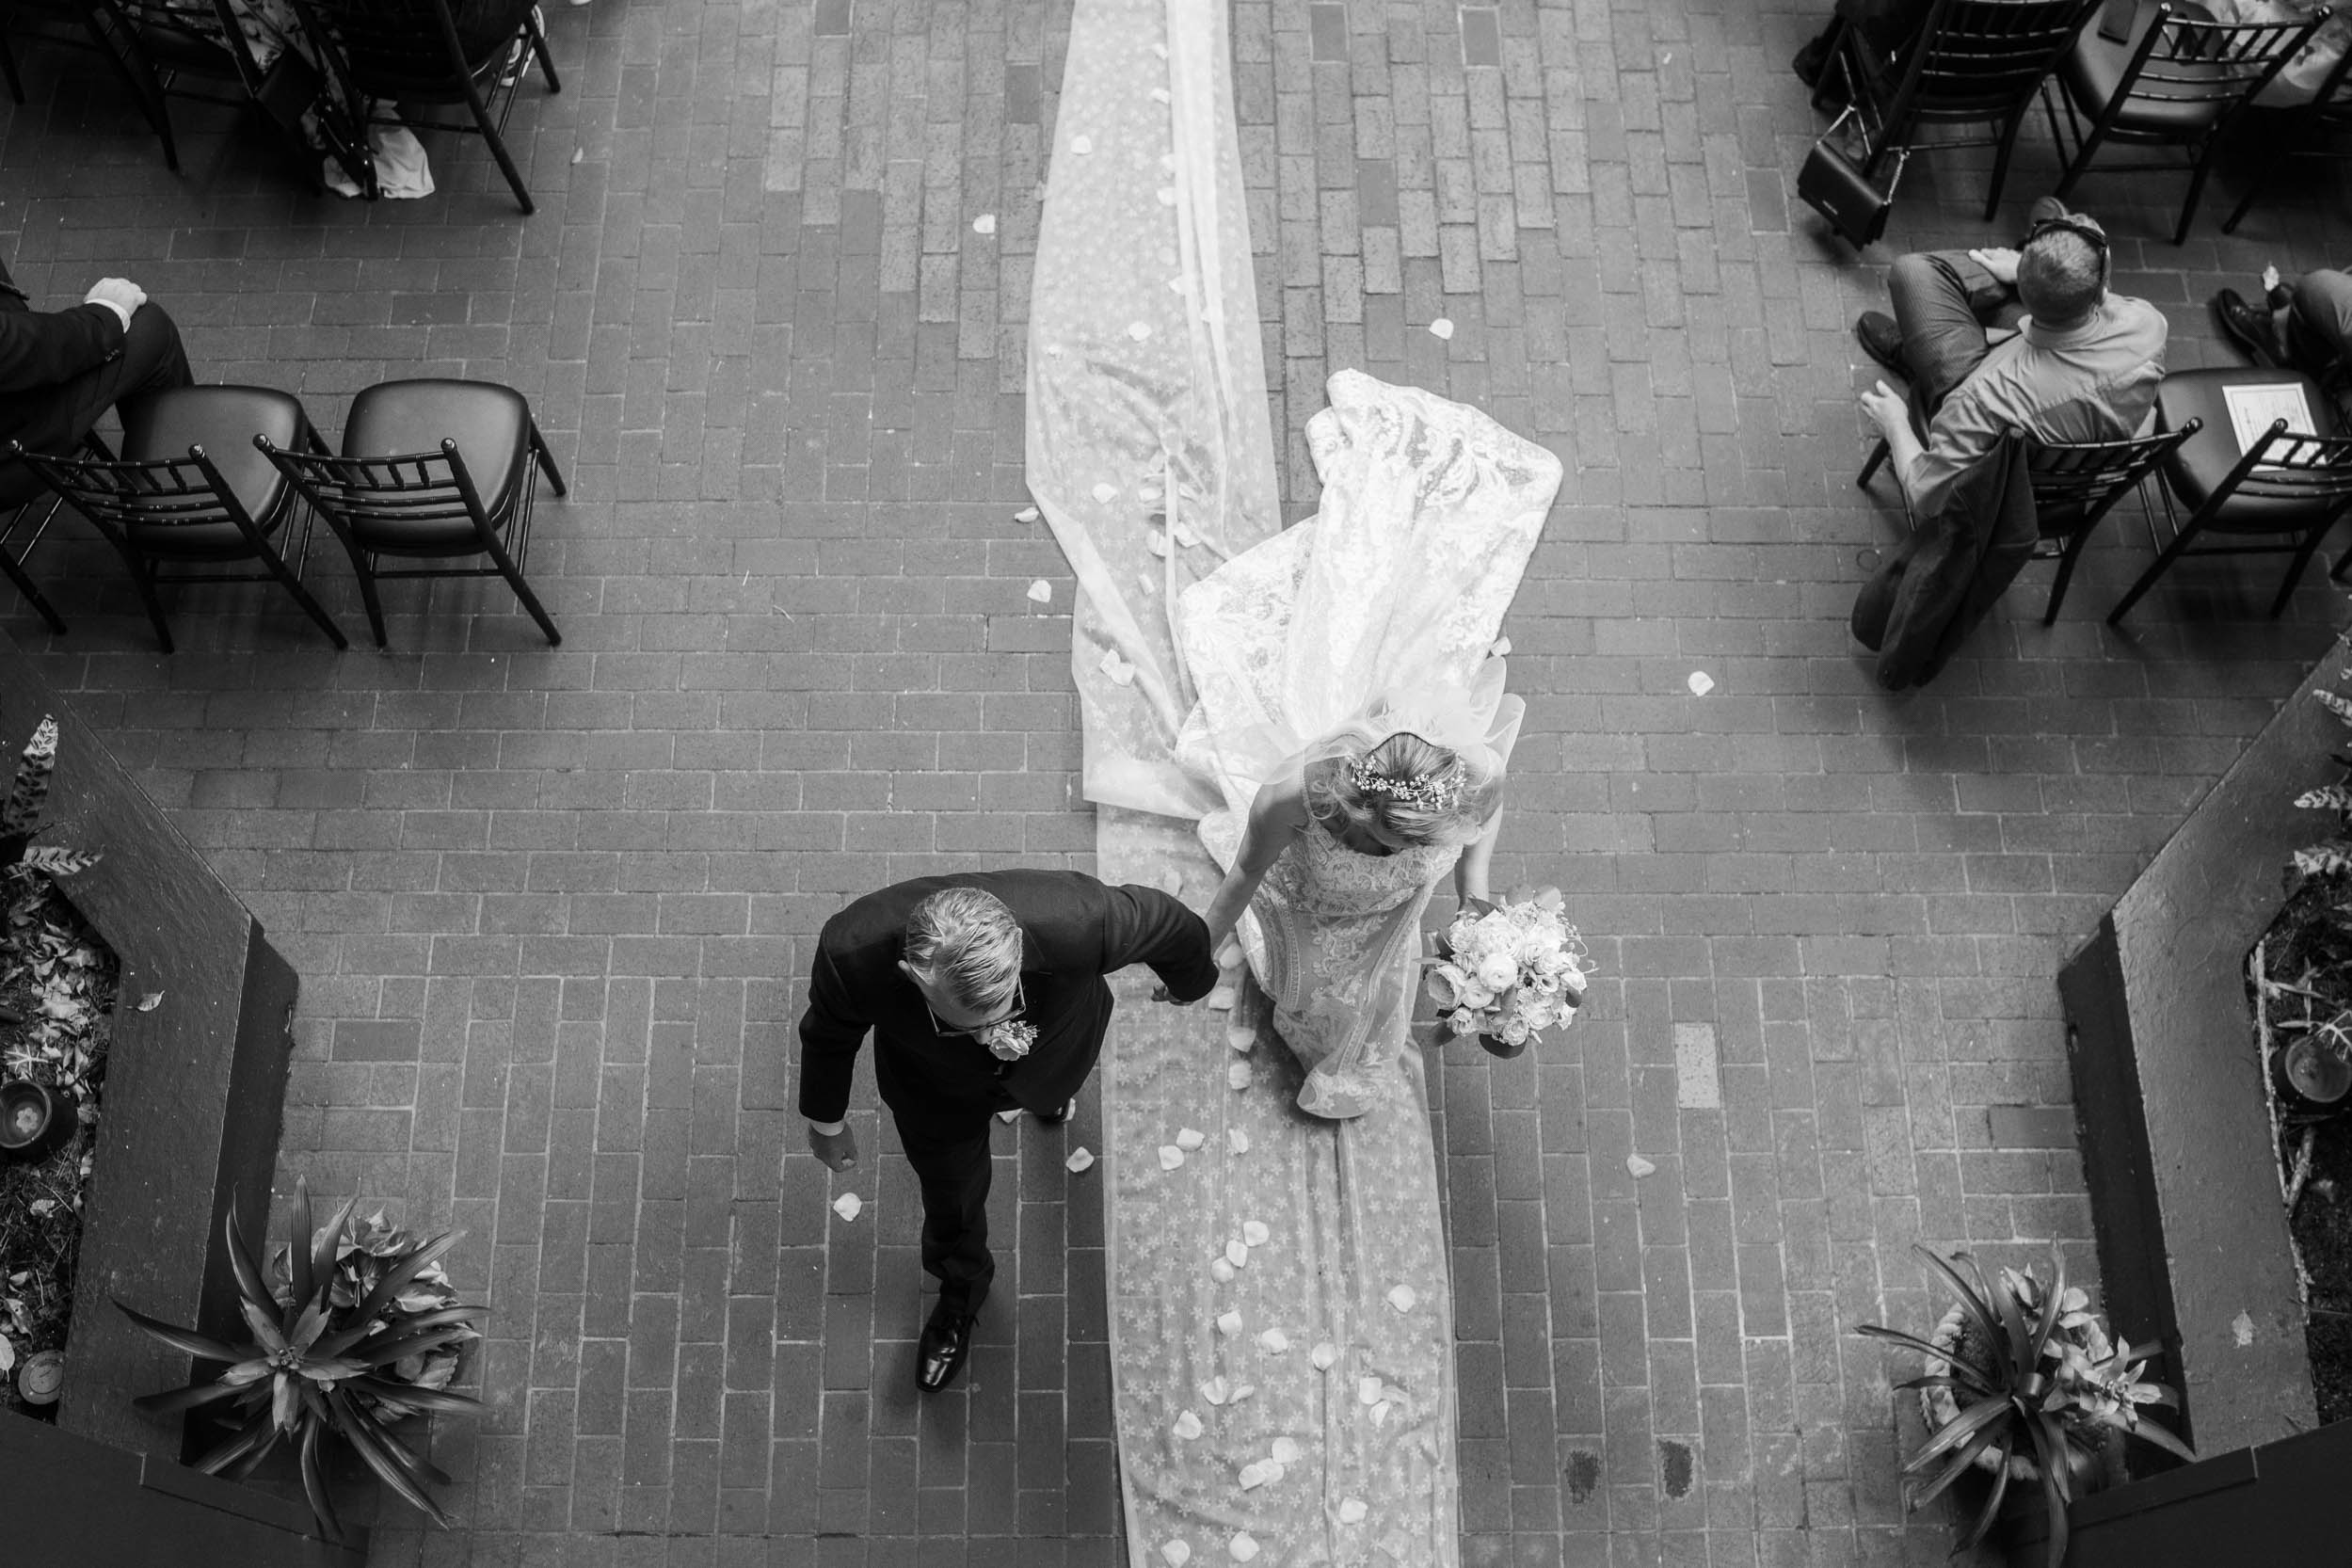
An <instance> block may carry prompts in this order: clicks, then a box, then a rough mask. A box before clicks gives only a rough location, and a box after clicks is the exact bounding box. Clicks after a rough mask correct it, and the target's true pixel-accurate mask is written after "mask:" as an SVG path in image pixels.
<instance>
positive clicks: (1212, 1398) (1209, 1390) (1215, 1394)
mask: <svg viewBox="0 0 2352 1568" xmlns="http://www.w3.org/2000/svg"><path fill="white" fill-rule="evenodd" d="M1201 1398H1202V1399H1204V1400H1208V1402H1209V1403H1210V1404H1223V1403H1224V1402H1225V1401H1226V1400H1229V1399H1231V1398H1233V1390H1232V1389H1231V1388H1230V1387H1229V1386H1227V1384H1226V1383H1225V1380H1224V1378H1223V1377H1213V1378H1210V1379H1209V1380H1208V1382H1207V1383H1204V1384H1201Z"/></svg>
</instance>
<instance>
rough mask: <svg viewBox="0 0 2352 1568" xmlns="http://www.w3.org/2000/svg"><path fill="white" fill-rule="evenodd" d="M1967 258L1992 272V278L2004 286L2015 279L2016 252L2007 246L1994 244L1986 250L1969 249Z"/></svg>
mask: <svg viewBox="0 0 2352 1568" xmlns="http://www.w3.org/2000/svg"><path fill="white" fill-rule="evenodd" d="M1968 259H1969V260H1970V261H1972V262H1974V263H1976V264H1977V265H1978V266H1980V267H1983V268H1984V269H1985V270H1986V271H1987V272H1990V273H1992V280H1993V281H1994V282H1996V283H2000V284H2003V285H2004V286H2007V285H2009V284H2013V283H2015V282H2016V281H2017V261H2018V253H2017V252H2016V251H2014V250H2011V249H2009V248H2008V247H2007V246H1994V247H1993V248H1991V249H1988V250H1971V251H1970V252H1969V253H1968Z"/></svg>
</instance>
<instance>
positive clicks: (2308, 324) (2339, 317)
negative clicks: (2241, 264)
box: [2213, 266, 2352, 377]
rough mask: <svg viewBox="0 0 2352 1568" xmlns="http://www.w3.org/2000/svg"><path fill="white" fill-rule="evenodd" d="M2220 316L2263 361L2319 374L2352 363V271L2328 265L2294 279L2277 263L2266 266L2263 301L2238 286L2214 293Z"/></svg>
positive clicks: (2226, 328)
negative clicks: (2251, 300) (2250, 300)
mask: <svg viewBox="0 0 2352 1568" xmlns="http://www.w3.org/2000/svg"><path fill="white" fill-rule="evenodd" d="M2213 312H2214V319H2215V320H2216V321H2218V322H2219V323H2220V324H2221V329H2222V330H2223V331H2224V332H2227V333H2228V334H2229V335H2230V337H2231V339H2232V341H2233V342H2235V343H2236V344H2237V345H2238V346H2239V347H2241V348H2243V349H2245V350H2246V352H2247V353H2248V354H2249V355H2251V356H2253V359H2254V362H2255V363H2256V364H2262V365H2278V366H2283V367H2285V368H2286V369H2289V370H2299V371H2303V372H2305V373H2307V374H2309V375H2312V376H2322V377H2324V376H2328V375H2329V374H2331V373H2333V372H2336V371H2340V370H2346V369H2352V277H2347V276H2346V275H2345V274H2344V273H2341V272H2338V271H2336V270H2335V269H2334V268H2333V267H2322V268H2320V269H2319V270H2318V271H2317V272H2307V273H2305V274H2304V275H2303V276H2302V277H2300V278H2297V279H2296V280H2295V281H2293V282H2291V283H2290V282H2287V281H2285V280H2282V279H2280V276H2279V269H2278V268H2277V267H2275V266H2266V267H2264V268H2263V303H2262V304H2261V305H2259V306H2257V305H2250V304H2248V303H2247V301H2246V299H2245V297H2244V296H2241V295H2240V294H2239V293H2238V292H2237V290H2235V289H2223V290H2222V291H2221V292H2220V293H2219V294H2216V295H2215V296H2214V299H2213Z"/></svg>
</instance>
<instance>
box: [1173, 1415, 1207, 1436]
mask: <svg viewBox="0 0 2352 1568" xmlns="http://www.w3.org/2000/svg"><path fill="white" fill-rule="evenodd" d="M1200 1434H1201V1418H1200V1417H1199V1416H1195V1415H1193V1414H1192V1412H1191V1411H1189V1410H1184V1411H1178V1412H1177V1413H1176V1435H1177V1436H1178V1437H1181V1438H1183V1439H1184V1440H1185V1441H1186V1442H1187V1443H1190V1442H1191V1441H1192V1439H1193V1438H1195V1437H1198V1436H1199V1435H1200Z"/></svg>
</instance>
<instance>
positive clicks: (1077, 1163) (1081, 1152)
mask: <svg viewBox="0 0 2352 1568" xmlns="http://www.w3.org/2000/svg"><path fill="white" fill-rule="evenodd" d="M1062 1163H1063V1164H1064V1165H1066V1166H1067V1167H1069V1169H1070V1171H1071V1173H1072V1174H1074V1175H1075V1174H1079V1173H1082V1172H1085V1171H1088V1170H1091V1169H1093V1167H1094V1163H1095V1156H1094V1153H1093V1151H1091V1150H1090V1149H1088V1148H1087V1147H1086V1146H1085V1145H1084V1144H1080V1145H1079V1146H1078V1147H1077V1148H1074V1149H1072V1150H1071V1151H1070V1158H1069V1159H1067V1160H1064V1161H1062Z"/></svg>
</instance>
